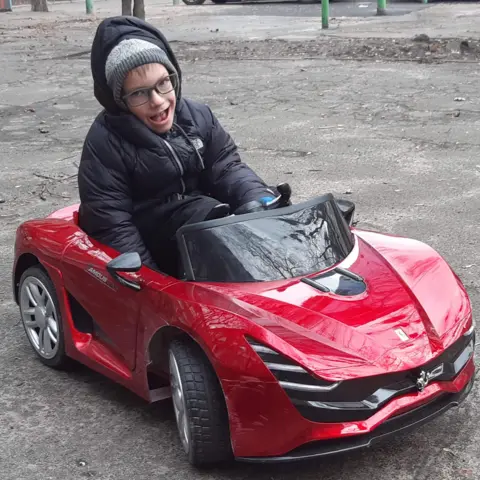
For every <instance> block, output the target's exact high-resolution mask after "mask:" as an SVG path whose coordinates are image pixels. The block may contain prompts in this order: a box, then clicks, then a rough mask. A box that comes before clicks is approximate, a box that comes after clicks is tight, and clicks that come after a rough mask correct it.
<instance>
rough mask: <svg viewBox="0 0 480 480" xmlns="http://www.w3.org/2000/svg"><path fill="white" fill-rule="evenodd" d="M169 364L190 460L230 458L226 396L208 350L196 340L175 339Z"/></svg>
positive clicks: (199, 462) (198, 463) (206, 461)
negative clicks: (205, 351)
mask: <svg viewBox="0 0 480 480" xmlns="http://www.w3.org/2000/svg"><path fill="white" fill-rule="evenodd" d="M169 366H170V382H171V387H172V399H173V407H174V411H175V418H176V421H177V427H178V431H179V434H180V439H181V441H182V445H183V448H184V450H185V453H186V454H187V456H188V460H189V462H190V463H191V464H192V465H194V466H197V467H201V466H208V465H212V464H216V463H222V462H225V461H228V460H230V459H231V457H232V450H231V443H230V431H229V428H228V414H227V408H226V404H225V398H224V396H223V391H222V389H221V386H220V382H219V381H218V378H217V376H216V374H215V372H214V370H213V368H212V366H211V365H210V362H209V361H208V359H207V358H206V356H205V354H204V353H203V351H202V350H201V349H200V348H199V347H198V346H197V345H196V344H194V343H193V342H186V341H182V340H174V341H173V342H172V343H171V344H170V351H169Z"/></svg>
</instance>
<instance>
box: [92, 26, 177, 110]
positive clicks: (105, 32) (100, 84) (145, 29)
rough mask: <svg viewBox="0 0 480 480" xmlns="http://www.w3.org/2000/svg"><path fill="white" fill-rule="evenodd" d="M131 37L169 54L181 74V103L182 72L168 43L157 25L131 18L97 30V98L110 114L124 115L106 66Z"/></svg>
mask: <svg viewBox="0 0 480 480" xmlns="http://www.w3.org/2000/svg"><path fill="white" fill-rule="evenodd" d="M129 38H139V39H142V40H146V41H148V42H151V43H153V44H154V45H157V46H158V47H160V48H161V49H162V50H163V51H164V52H165V53H166V54H167V56H168V58H169V59H170V61H171V62H172V64H173V66H174V67H175V69H176V70H177V73H178V95H177V101H179V100H180V98H181V93H182V72H181V70H180V66H179V64H178V61H177V59H176V57H175V54H174V53H173V51H172V49H171V47H170V44H169V43H168V40H167V39H166V38H165V36H164V35H163V34H162V33H161V32H160V30H158V29H157V28H155V27H154V26H153V25H151V24H149V23H147V22H145V21H143V20H141V19H139V18H136V17H129V16H117V17H110V18H106V19H104V20H103V21H102V22H101V23H100V25H99V26H98V28H97V32H96V33H95V37H94V39H93V44H92V51H91V57H90V63H91V69H92V76H93V93H94V95H95V98H96V99H97V100H98V101H99V103H100V104H101V105H102V106H103V107H104V108H105V110H107V111H108V112H109V113H120V112H121V109H120V108H119V106H118V105H117V104H116V103H115V100H114V98H113V93H112V91H111V89H110V88H109V86H108V85H107V79H106V77H105V64H106V62H107V58H108V55H109V54H110V52H111V51H112V49H113V48H114V47H115V46H116V45H117V44H118V43H120V42H121V41H122V40H125V39H129Z"/></svg>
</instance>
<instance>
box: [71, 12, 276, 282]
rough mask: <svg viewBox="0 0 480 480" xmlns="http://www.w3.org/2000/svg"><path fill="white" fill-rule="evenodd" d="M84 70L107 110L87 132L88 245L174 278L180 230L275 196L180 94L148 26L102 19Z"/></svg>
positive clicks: (209, 118) (83, 198)
mask: <svg viewBox="0 0 480 480" xmlns="http://www.w3.org/2000/svg"><path fill="white" fill-rule="evenodd" d="M91 68H92V75H93V82H94V94H95V97H96V98H97V100H98V101H99V102H100V104H101V105H102V106H103V107H104V110H103V111H102V112H101V113H100V114H99V115H98V116H97V118H96V119H95V121H94V122H93V125H92V126H91V128H90V130H89V132H88V134H87V137H86V140H85V144H84V147H83V152H82V157H81V162H80V168H79V175H78V185H79V192H80V202H81V206H80V211H79V223H80V226H81V227H82V229H83V230H84V231H85V232H86V233H88V234H89V235H90V236H92V238H95V239H97V240H98V241H99V242H101V243H104V244H106V245H109V246H111V247H113V248H115V249H116V250H118V251H119V252H121V253H124V252H132V251H136V252H138V253H139V254H140V256H141V258H142V261H143V263H144V264H145V265H147V266H149V267H151V268H159V269H160V270H162V271H164V272H166V273H170V274H175V272H176V269H177V265H178V258H177V251H176V245H175V241H174V235H175V232H176V231H177V229H178V228H179V227H180V226H182V225H184V224H186V223H193V222H198V221H202V220H205V219H207V218H211V217H215V216H222V215H227V214H228V213H229V212H230V213H238V212H240V211H242V210H243V211H242V213H245V212H248V211H249V206H250V205H252V203H253V204H257V205H258V204H259V203H258V202H260V204H259V205H263V204H265V202H267V201H269V200H271V199H272V198H273V195H274V193H273V192H272V190H270V189H269V188H268V187H267V185H266V184H265V183H264V182H263V181H262V180H261V179H260V178H259V177H258V176H257V175H256V174H255V173H254V172H253V171H252V170H251V169H250V168H249V167H248V166H247V165H246V164H245V163H242V161H241V159H240V156H239V154H238V151H237V147H236V145H235V143H234V141H233V140H232V138H231V137H230V136H229V134H228V133H227V132H226V131H225V130H224V129H223V127H222V126H221V125H220V123H219V122H218V120H217V119H216V117H215V115H214V114H213V113H212V111H211V110H210V108H209V107H208V106H206V105H203V104H200V103H197V102H194V101H192V100H188V99H186V98H184V97H183V96H182V73H181V70H180V67H179V65H178V62H177V60H176V58H175V55H174V54H173V52H172V50H171V47H170V45H169V43H168V41H167V40H166V38H165V37H164V36H163V35H162V33H161V32H159V31H158V30H157V29H156V28H154V27H153V26H152V25H150V24H148V23H146V22H144V21H142V20H140V19H138V18H134V17H113V18H108V19H106V20H104V21H102V23H101V24H100V25H99V27H98V29H97V32H96V35H95V38H94V40H93V45H92V52H91ZM221 204H227V205H223V206H220V207H218V208H216V209H215V210H214V207H217V206H218V205H221Z"/></svg>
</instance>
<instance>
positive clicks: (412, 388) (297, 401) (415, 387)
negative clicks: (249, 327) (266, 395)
mask: <svg viewBox="0 0 480 480" xmlns="http://www.w3.org/2000/svg"><path fill="white" fill-rule="evenodd" d="M248 341H249V343H250V345H251V346H252V348H253V350H255V351H256V352H257V354H258V355H259V356H260V358H261V359H262V360H263V361H264V363H265V365H266V366H267V368H268V369H269V370H270V371H271V372H272V374H273V375H274V376H275V378H276V379H277V380H278V382H279V384H280V386H281V387H282V388H283V389H284V390H285V392H286V393H287V395H288V397H289V398H290V400H291V402H292V403H293V404H294V405H295V407H296V408H297V410H298V411H299V412H300V413H301V415H302V416H303V417H305V418H307V419H308V420H311V421H314V422H322V423H340V422H353V421H361V420H366V419H368V418H370V417H371V416H372V415H374V414H375V413H376V412H377V411H378V410H380V409H381V408H382V407H384V406H385V405H386V404H387V403H388V402H390V401H392V400H393V399H395V398H397V397H399V396H402V395H406V394H408V393H412V392H418V391H419V390H422V389H423V388H424V387H425V386H426V385H425V384H426V383H427V384H428V383H429V382H433V381H436V382H437V381H451V380H453V379H454V378H455V377H456V376H457V375H458V373H459V372H460V371H461V370H462V369H463V368H464V366H465V365H466V364H467V362H468V361H469V360H470V358H471V357H472V355H473V353H474V348H475V333H474V331H473V330H472V331H471V332H468V334H466V335H464V336H462V337H461V338H460V339H459V340H457V341H456V342H455V343H454V344H453V345H451V346H450V347H449V348H448V349H446V350H445V351H444V352H443V353H442V354H441V355H440V356H439V357H437V358H435V359H433V360H431V361H429V362H428V363H426V364H425V365H423V366H421V367H419V368H416V369H413V370H408V371H404V372H398V373H392V374H385V375H376V376H372V377H363V378H357V379H353V380H346V381H342V382H328V381H326V380H323V379H321V378H318V377H315V376H314V375H312V374H311V373H309V372H308V371H307V370H305V369H304V368H303V367H301V366H300V365H298V364H296V363H294V362H293V361H292V360H290V359H288V358H287V357H286V356H284V355H281V354H279V353H278V352H276V351H274V350H273V349H271V348H269V347H266V346H264V345H262V344H260V343H258V342H256V341H254V340H251V339H248ZM422 372H423V373H422ZM428 376H430V377H431V378H428ZM422 381H423V383H422Z"/></svg>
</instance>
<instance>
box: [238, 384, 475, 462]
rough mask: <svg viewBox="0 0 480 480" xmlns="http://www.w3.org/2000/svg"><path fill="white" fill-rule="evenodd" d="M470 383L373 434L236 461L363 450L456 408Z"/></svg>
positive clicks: (281, 459) (286, 459)
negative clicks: (277, 454)
mask: <svg viewBox="0 0 480 480" xmlns="http://www.w3.org/2000/svg"><path fill="white" fill-rule="evenodd" d="M473 383H474V378H473V377H472V378H471V379H470V381H469V382H468V383H467V384H466V386H465V387H464V388H463V390H461V391H460V392H458V393H447V394H440V395H438V396H437V397H436V398H435V399H434V400H432V401H431V402H429V403H427V404H424V405H421V406H419V407H416V408H414V409H413V410H409V411H406V412H404V413H400V414H398V415H395V416H393V417H390V418H388V419H387V420H386V421H385V422H383V423H382V424H381V425H380V426H379V427H377V428H376V429H375V430H373V431H371V432H369V433H366V434H362V435H354V436H349V437H345V438H339V439H335V440H319V441H314V442H309V443H307V444H305V445H302V446H300V447H298V448H296V449H294V450H292V451H290V452H288V453H286V454H285V455H280V456H270V457H237V458H236V459H237V460H238V461H242V462H255V463H280V462H292V461H298V460H308V459H313V458H318V457H324V456H329V455H334V454H338V453H345V452H350V451H352V450H358V449H362V448H367V447H370V446H372V445H373V444H375V443H377V442H379V441H383V440H385V439H387V438H388V437H390V436H393V435H396V434H402V433H405V432H407V431H409V430H412V429H415V428H417V427H420V426H421V425H423V424H425V423H427V422H429V421H431V420H433V419H435V418H436V417H438V416H440V415H442V414H443V413H445V412H446V411H447V410H449V409H450V408H452V407H456V406H458V405H459V404H460V403H462V402H463V400H464V399H465V398H466V397H467V396H468V394H469V393H470V391H471V389H472V387H473Z"/></svg>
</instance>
